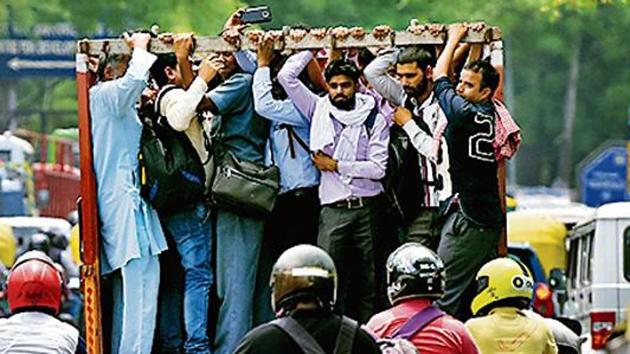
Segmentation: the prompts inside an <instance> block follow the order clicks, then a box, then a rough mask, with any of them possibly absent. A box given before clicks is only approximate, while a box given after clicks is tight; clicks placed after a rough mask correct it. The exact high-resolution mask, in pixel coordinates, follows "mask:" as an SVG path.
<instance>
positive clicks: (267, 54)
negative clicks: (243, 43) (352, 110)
mask: <svg viewBox="0 0 630 354" xmlns="http://www.w3.org/2000/svg"><path fill="white" fill-rule="evenodd" d="M273 55H274V53H273V40H272V38H270V37H269V38H266V39H265V40H264V41H262V42H261V43H260V44H259V46H258V52H257V55H256V56H257V58H258V69H257V70H256V73H255V74H254V84H253V86H252V90H253V94H254V109H255V110H256V113H258V114H259V115H260V116H262V117H263V118H266V119H268V120H270V121H273V122H278V123H285V124H289V125H291V126H304V127H308V126H309V122H308V121H307V120H306V119H304V118H302V115H301V114H300V113H299V112H298V111H297V109H296V108H295V106H294V105H293V103H291V102H290V101H289V100H279V99H275V98H274V97H273V95H272V93H271V91H272V87H273V84H272V82H271V70H270V69H269V64H270V63H271V60H272V58H273Z"/></svg>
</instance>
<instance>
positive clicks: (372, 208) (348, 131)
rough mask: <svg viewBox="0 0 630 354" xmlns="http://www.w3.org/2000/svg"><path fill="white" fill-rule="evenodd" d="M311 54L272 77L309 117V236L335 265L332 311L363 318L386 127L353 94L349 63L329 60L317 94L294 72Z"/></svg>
mask: <svg viewBox="0 0 630 354" xmlns="http://www.w3.org/2000/svg"><path fill="white" fill-rule="evenodd" d="M311 59H313V54H312V53H311V52H301V53H298V54H295V55H293V56H292V57H290V58H289V59H288V60H287V62H286V63H285V65H284V67H283V68H282V69H281V70H280V72H279V74H278V80H279V82H280V84H281V85H282V86H283V87H284V89H285V90H286V92H287V94H288V96H289V98H290V99H291V100H292V101H293V103H294V104H295V106H296V107H297V108H298V110H300V111H301V112H302V114H303V115H304V116H305V117H307V119H309V120H310V121H311V140H310V149H311V151H313V161H314V162H315V166H317V168H318V169H319V170H320V171H321V181H320V186H319V198H320V201H321V203H322V211H321V213H320V224H319V232H318V240H317V241H318V244H319V246H321V247H322V248H324V249H325V250H326V251H328V252H329V253H330V255H331V256H332V258H333V259H334V261H335V263H336V264H337V265H338V266H339V286H340V289H339V290H340V291H339V298H338V303H337V307H338V310H340V311H342V313H345V314H347V315H349V316H350V317H353V318H356V319H357V320H359V321H360V322H363V323H365V322H366V321H367V320H368V319H369V318H370V316H371V314H372V313H373V309H374V302H375V284H374V247H373V246H374V238H376V237H378V236H379V235H378V226H379V225H378V222H379V220H380V219H381V206H382V201H381V193H382V192H383V186H382V184H381V182H380V179H381V178H383V176H384V175H385V169H386V167H387V144H388V142H389V131H388V129H387V122H386V121H385V118H384V117H383V116H382V115H381V114H380V113H379V112H378V108H377V107H376V104H375V101H374V99H373V98H372V97H371V96H368V95H364V94H360V93H357V92H356V91H357V87H358V80H359V76H360V72H359V70H358V69H357V67H356V66H355V65H354V63H352V62H350V61H347V60H343V59H340V60H335V61H333V62H332V63H330V64H329V65H328V66H327V67H326V70H325V72H324V76H325V79H326V82H327V84H328V95H326V96H324V97H319V96H317V95H316V94H314V93H313V92H311V91H310V90H309V89H308V88H307V87H306V86H305V85H304V84H303V83H302V82H301V81H300V80H299V78H298V76H299V74H300V73H301V72H302V70H304V68H305V67H306V66H307V65H308V63H309V62H310V61H311ZM350 299H352V301H350Z"/></svg>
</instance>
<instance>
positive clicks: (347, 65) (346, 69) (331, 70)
mask: <svg viewBox="0 0 630 354" xmlns="http://www.w3.org/2000/svg"><path fill="white" fill-rule="evenodd" d="M337 75H346V76H347V77H349V78H351V79H352V80H353V81H355V82H356V81H358V80H359V76H361V72H360V71H359V68H357V66H356V65H355V64H354V63H353V62H351V61H350V60H347V59H337V60H335V61H333V62H332V63H330V64H328V66H327V67H326V70H325V71H324V77H325V78H326V81H330V79H332V78H333V77H334V76H337Z"/></svg>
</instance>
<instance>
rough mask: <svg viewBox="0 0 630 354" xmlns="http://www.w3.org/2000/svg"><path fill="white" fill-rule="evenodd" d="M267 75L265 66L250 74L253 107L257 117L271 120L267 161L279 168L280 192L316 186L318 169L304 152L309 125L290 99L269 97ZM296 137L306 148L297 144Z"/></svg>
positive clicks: (269, 83)
mask: <svg viewBox="0 0 630 354" xmlns="http://www.w3.org/2000/svg"><path fill="white" fill-rule="evenodd" d="M270 75H271V74H270V70H269V67H263V68H259V69H258V70H256V73H255V74H254V88H253V90H254V108H255V109H256V112H257V113H258V114H260V116H261V117H263V118H266V119H268V120H269V121H271V130H270V137H269V140H270V145H271V158H272V160H273V162H274V163H275V164H276V165H277V166H278V168H279V169H280V187H281V188H280V193H284V192H287V191H290V190H294V189H297V188H307V187H313V186H317V185H318V184H319V170H318V169H317V168H316V167H315V165H314V164H313V160H312V159H311V154H310V151H309V150H308V144H309V141H310V122H309V120H308V119H306V118H305V117H304V116H303V115H302V114H301V113H300V111H298V109H297V108H296V107H295V105H294V104H293V102H291V100H289V99H286V100H277V99H274V98H273V97H272V95H271V76H270ZM287 126H288V127H289V129H291V131H292V132H290V130H289V129H287ZM292 134H295V135H292ZM296 136H297V137H299V139H301V140H302V141H303V142H304V143H305V144H306V147H303V146H302V145H301V144H300V143H299V142H298V141H297V138H296Z"/></svg>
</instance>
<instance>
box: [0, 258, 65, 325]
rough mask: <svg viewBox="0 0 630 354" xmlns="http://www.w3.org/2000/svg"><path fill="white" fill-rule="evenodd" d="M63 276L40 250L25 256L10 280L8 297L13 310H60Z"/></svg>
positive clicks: (10, 274) (15, 268) (12, 270)
mask: <svg viewBox="0 0 630 354" xmlns="http://www.w3.org/2000/svg"><path fill="white" fill-rule="evenodd" d="M62 282H63V280H62V278H61V275H60V274H59V271H58V270H57V268H55V265H54V262H53V261H52V260H51V259H50V258H49V257H48V256H46V254H44V253H42V252H40V251H29V252H26V253H25V254H24V255H22V256H21V257H20V258H18V260H17V261H16V262H15V265H13V268H11V272H10V273H9V277H8V279H7V298H8V301H9V308H10V309H11V312H13V313H15V311H16V310H19V309H22V308H48V309H51V310H53V311H54V313H55V314H57V313H59V310H60V308H61V288H62Z"/></svg>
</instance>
